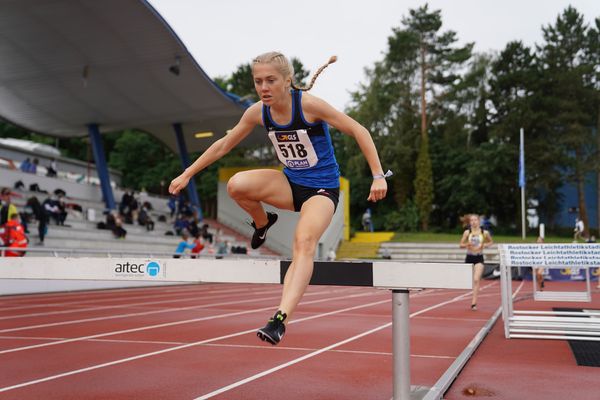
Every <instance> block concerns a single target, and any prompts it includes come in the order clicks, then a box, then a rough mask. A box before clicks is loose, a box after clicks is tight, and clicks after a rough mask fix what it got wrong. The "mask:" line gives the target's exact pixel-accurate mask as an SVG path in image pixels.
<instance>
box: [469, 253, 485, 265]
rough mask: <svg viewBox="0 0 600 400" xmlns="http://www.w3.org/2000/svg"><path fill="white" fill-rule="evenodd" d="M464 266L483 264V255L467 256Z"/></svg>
mask: <svg viewBox="0 0 600 400" xmlns="http://www.w3.org/2000/svg"><path fill="white" fill-rule="evenodd" d="M465 263H466V264H473V265H475V264H483V254H467V258H466V259H465Z"/></svg>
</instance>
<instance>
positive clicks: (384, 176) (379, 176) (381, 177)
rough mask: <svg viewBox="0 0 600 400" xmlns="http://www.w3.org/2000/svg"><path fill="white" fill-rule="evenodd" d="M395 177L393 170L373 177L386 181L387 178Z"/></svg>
mask: <svg viewBox="0 0 600 400" xmlns="http://www.w3.org/2000/svg"><path fill="white" fill-rule="evenodd" d="M392 175H394V173H393V172H392V171H391V170H389V169H388V170H387V172H386V173H385V174H383V175H381V174H380V175H373V179H385V178H389V177H390V176H392Z"/></svg>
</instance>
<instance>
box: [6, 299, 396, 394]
mask: <svg viewBox="0 0 600 400" xmlns="http://www.w3.org/2000/svg"><path fill="white" fill-rule="evenodd" d="M360 296H361V295H353V296H344V298H348V297H360ZM363 296H364V295H363ZM334 299H337V298H334ZM330 300H331V299H321V300H314V301H311V302H306V303H304V304H314V303H317V302H323V301H330ZM389 302H391V299H387V300H381V301H376V302H373V303H367V304H361V305H359V306H353V307H348V308H343V309H339V310H336V311H330V312H327V313H324V314H319V315H317V316H312V317H306V318H302V319H298V320H295V321H292V322H291V323H293V322H296V323H297V322H301V321H306V320H310V319H314V318H322V317H326V316H329V315H334V314H339V313H343V312H345V311H350V310H355V309H359V308H365V307H371V306H375V305H378V304H383V303H389ZM272 309H273V307H268V308H267V307H265V308H264V309H261V310H254V311H265V310H272ZM254 311H244V312H240V313H235V314H237V315H240V314H247V313H250V312H254ZM388 325H391V323H390V324H388ZM255 332H256V328H253V329H248V330H245V331H241V332H236V333H231V334H228V335H224V336H219V337H215V338H210V339H205V340H201V341H198V342H193V343H187V344H185V345H181V346H176V347H170V348H167V349H162V350H158V351H153V352H150V353H145V354H139V355H137V356H133V357H128V358H123V359H120V360H115V361H110V362H107V363H103V364H97V365H92V366H90V367H86V368H81V369H77V370H73V371H68V372H64V373H62V374H57V375H51V376H47V377H45V378H40V379H36V380H32V381H27V382H23V383H19V384H16V385H12V386H6V387H3V388H0V392H7V391H9V390H13V389H18V388H22V387H25V386H31V385H35V384H38V383H42V382H47V381H51V380H55V379H59V378H64V377H66V376H71V375H76V374H80V373H83V372H87V371H93V370H96V369H99V368H104V367H109V366H113V365H118V364H123V363H126V362H129V361H134V360H139V359H142V358H147V357H152V356H155V355H159V354H164V353H168V352H171V351H176V350H181V349H186V348H189V347H193V346H198V345H201V344H206V343H212V342H217V341H219V340H225V339H230V338H233V337H237V336H242V335H246V334H249V333H255Z"/></svg>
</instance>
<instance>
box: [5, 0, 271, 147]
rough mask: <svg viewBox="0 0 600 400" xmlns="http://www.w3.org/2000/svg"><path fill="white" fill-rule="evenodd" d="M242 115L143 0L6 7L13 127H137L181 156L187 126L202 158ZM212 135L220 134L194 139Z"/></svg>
mask: <svg viewBox="0 0 600 400" xmlns="http://www.w3.org/2000/svg"><path fill="white" fill-rule="evenodd" d="M207 40H210V39H209V38H207ZM210 56H215V55H210ZM177 72H178V73H177ZM244 109H245V106H244V104H242V103H241V102H240V101H236V100H235V97H234V96H230V95H228V94H226V93H224V92H223V91H222V90H221V89H219V88H218V87H217V86H216V85H215V84H214V82H213V81H212V80H211V79H210V78H209V77H208V76H207V75H206V74H205V73H204V71H202V69H201V68H200V66H199V65H198V64H197V63H196V61H195V60H194V59H193V58H192V56H191V55H190V53H189V52H188V51H187V49H186V48H185V46H184V45H183V43H182V42H181V41H180V40H179V38H178V37H177V36H176V34H175V33H174V32H173V31H172V30H171V28H170V27H169V26H168V24H167V23H166V22H165V21H164V20H163V19H162V17H161V16H160V15H159V14H158V13H157V12H156V11H155V10H154V9H153V8H152V7H151V6H150V5H149V4H148V3H147V2H146V1H144V0H135V1H134V0H131V1H122V0H103V1H97V0H44V1H38V0H4V1H2V12H0V117H1V118H3V119H5V120H7V121H9V122H11V123H13V124H15V125H18V126H21V127H23V128H26V129H28V130H31V131H34V132H38V133H41V134H45V135H51V136H56V137H78V136H87V134H88V128H87V126H88V125H89V124H92V123H94V124H98V125H99V128H100V131H101V132H102V133H106V132H114V131H118V130H123V129H129V128H135V129H140V130H143V131H146V132H149V133H150V134H152V135H154V136H156V137H157V138H159V139H160V140H161V141H163V142H164V143H166V144H167V145H168V146H169V147H170V148H171V149H173V150H176V141H175V134H174V129H173V124H174V123H180V124H181V125H182V127H183V131H184V137H185V139H186V143H187V147H188V150H189V151H191V152H195V151H201V150H204V149H206V148H207V147H208V146H209V145H210V144H211V143H212V142H213V141H214V140H216V139H218V138H220V137H222V136H223V135H225V132H226V130H227V129H230V128H231V127H233V126H234V125H235V123H236V122H237V121H238V120H239V118H240V117H241V115H242V113H243V111H244ZM204 131H212V132H214V134H215V135H214V136H213V137H211V138H208V139H206V138H205V139H197V138H195V133H197V132H204ZM265 136H266V135H264V134H260V133H259V132H253V133H252V134H251V135H250V136H249V137H248V138H247V139H246V140H245V141H244V142H243V143H244V144H246V145H249V144H253V143H262V142H263V141H264V140H265Z"/></svg>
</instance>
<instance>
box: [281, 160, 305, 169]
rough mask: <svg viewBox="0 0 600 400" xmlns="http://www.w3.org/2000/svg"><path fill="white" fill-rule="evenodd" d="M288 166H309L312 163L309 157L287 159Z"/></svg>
mask: <svg viewBox="0 0 600 400" xmlns="http://www.w3.org/2000/svg"><path fill="white" fill-rule="evenodd" d="M286 163H287V166H288V168H308V167H310V164H309V162H308V160H307V159H303V160H287V161H286Z"/></svg>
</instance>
